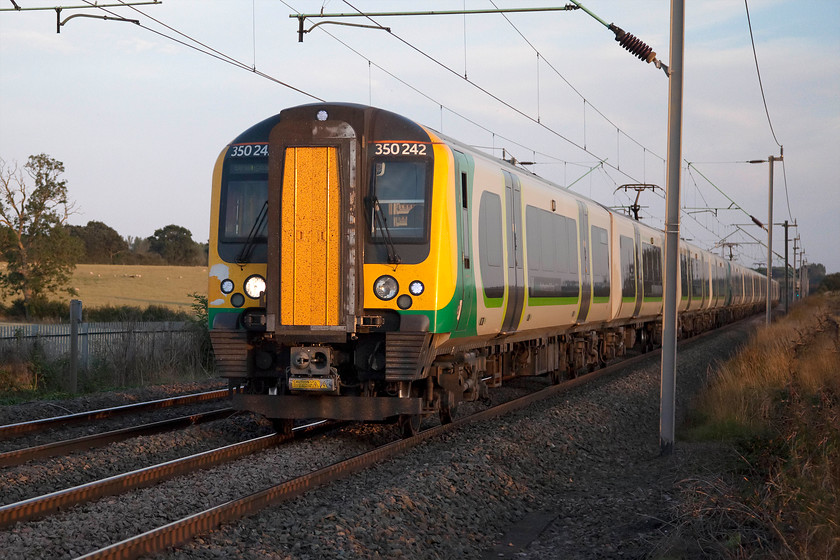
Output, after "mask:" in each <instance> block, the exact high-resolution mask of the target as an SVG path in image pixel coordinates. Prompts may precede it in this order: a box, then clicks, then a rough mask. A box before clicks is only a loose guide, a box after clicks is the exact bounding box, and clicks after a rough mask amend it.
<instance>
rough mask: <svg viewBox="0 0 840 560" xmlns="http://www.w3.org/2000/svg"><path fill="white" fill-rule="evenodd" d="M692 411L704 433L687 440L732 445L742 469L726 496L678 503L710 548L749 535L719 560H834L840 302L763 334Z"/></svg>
mask: <svg viewBox="0 0 840 560" xmlns="http://www.w3.org/2000/svg"><path fill="white" fill-rule="evenodd" d="M698 410H699V416H700V417H701V418H703V421H704V424H703V425H701V426H695V427H694V428H693V430H692V432H693V433H694V434H697V433H706V434H709V433H714V434H718V435H721V434H723V435H729V436H735V437H736V438H737V441H738V447H739V449H740V450H741V453H742V454H743V461H744V467H743V471H742V472H741V473H740V475H741V476H740V477H739V478H740V480H738V481H737V483H731V484H730V485H729V486H726V488H725V489H724V490H722V489H720V488H718V487H715V488H714V491H713V492H708V491H706V490H704V491H701V492H698V489H697V487H696V486H692V488H691V489H690V491H688V492H686V493H684V496H685V497H686V503H688V504H689V507H688V512H687V513H685V515H687V516H688V517H692V518H694V519H701V520H702V521H703V526H704V527H706V536H707V538H708V540H711V541H715V538H714V536H713V535H714V532H715V528H717V527H722V528H723V533H724V534H726V535H730V536H731V535H737V536H738V539H741V538H742V537H744V536H745V535H753V538H750V539H748V541H749V542H748V543H747V544H746V545H745V544H744V543H742V542H741V541H740V540H738V542H737V543H734V542H732V541H729V542H728V543H722V544H721V543H720V541H719V540H718V541H716V542H717V543H718V544H719V545H721V546H718V547H717V550H718V552H720V551H723V553H722V555H723V556H724V557H750V556H752V555H761V556H765V555H767V556H769V557H794V558H837V557H840V500H839V499H838V496H840V294H829V295H826V296H814V297H811V298H809V299H808V300H807V301H806V302H805V303H803V304H801V305H800V306H799V307H797V308H795V310H794V311H793V312H792V313H791V314H790V315H788V316H787V317H785V318H783V319H781V320H780V321H778V322H777V323H775V324H773V325H771V326H770V327H768V328H763V329H761V330H759V331H758V332H757V333H756V334H755V336H754V337H753V338H752V340H751V341H750V343H749V344H748V345H747V346H746V347H745V348H744V350H743V352H741V353H740V354H739V355H738V356H736V357H735V358H733V359H732V360H730V361H729V362H727V363H725V364H723V365H722V366H721V367H720V368H719V370H718V371H717V372H716V373H715V374H714V376H713V382H712V384H711V386H710V387H709V388H708V390H707V391H706V392H705V393H704V394H703V395H702V396H701V397H700V399H699V405H698ZM708 488H709V486H708V485H707V486H706V489H707V490H708ZM712 495H714V496H717V498H715V499H711V498H710V496H712ZM722 496H725V499H722V498H721V497H722ZM692 504H693V505H692ZM733 512H734V516H733V515H732V514H733ZM721 520H725V521H726V522H725V523H721ZM738 520H740V526H738ZM756 524H758V525H760V526H763V527H764V529H765V530H766V534H767V535H771V536H772V538H773V541H774V550H772V552H771V551H768V549H767V541H766V539H764V538H761V537H760V535H761V529H760V528H759V529H756ZM755 535H759V537H755Z"/></svg>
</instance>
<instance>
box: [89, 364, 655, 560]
mask: <svg viewBox="0 0 840 560" xmlns="http://www.w3.org/2000/svg"><path fill="white" fill-rule="evenodd" d="M656 352H659V350H656V351H654V352H652V353H648V354H642V355H639V356H634V357H631V358H628V359H626V360H623V361H621V362H619V363H616V364H614V365H610V366H607V367H605V368H603V369H600V370H597V371H595V372H593V373H590V374H587V375H584V376H581V377H577V378H575V379H571V380H568V381H564V382H561V383H559V384H557V385H552V386H549V387H546V388H544V389H541V390H538V391H536V392H533V393H530V394H528V395H525V396H522V397H519V398H516V399H514V400H511V401H508V402H505V403H502V404H499V405H496V406H493V407H492V408H488V409H486V410H483V411H480V412H476V413H474V414H471V415H469V416H466V417H463V418H460V419H457V420H455V421H453V422H452V423H450V424H443V425H438V426H434V427H430V428H427V429H425V430H423V431H421V432H420V433H419V434H418V435H416V436H414V437H412V438H408V439H401V440H397V441H394V442H391V443H387V444H385V445H382V446H380V447H377V448H376V449H373V450H371V451H368V452H366V453H362V454H360V455H356V456H355V457H351V458H349V459H346V460H343V461H339V462H336V463H334V464H332V465H329V466H327V467H324V468H321V469H318V470H316V471H313V472H311V473H308V474H305V475H303V476H299V477H296V478H292V479H290V480H287V481H284V482H282V483H280V484H277V485H275V486H271V487H269V488H265V489H263V490H261V491H258V492H255V493H253V494H250V495H247V496H244V497H242V498H239V499H235V500H231V501H228V502H226V503H223V504H220V505H218V506H215V507H212V508H209V509H206V510H204V511H201V512H198V513H195V514H193V515H190V516H187V517H184V518H182V519H179V520H177V521H173V522H171V523H168V524H166V525H163V526H161V527H158V528H156V529H153V530H150V531H147V532H145V533H142V534H140V535H137V536H135V537H131V538H128V539H125V540H123V541H120V542H118V543H115V544H112V545H110V546H108V547H105V548H102V549H99V550H96V551H93V552H90V553H88V554H85V555H84V556H80V557H79V559H78V560H93V559H116V558H120V559H129V558H139V557H141V556H144V555H151V554H157V553H160V552H163V551H164V550H166V549H168V548H171V547H176V546H180V545H183V544H185V543H187V542H189V541H191V540H192V539H194V538H195V537H197V536H199V535H201V534H204V533H207V532H209V531H211V530H213V529H214V528H215V527H217V526H219V525H221V524H222V523H226V522H232V521H236V520H238V519H241V518H243V517H247V516H249V515H252V514H254V513H257V512H259V511H261V510H263V509H265V508H267V507H270V506H272V505H276V504H279V503H282V502H285V501H288V500H291V499H293V498H295V497H297V496H300V495H301V494H303V493H305V492H308V491H310V490H313V489H316V488H318V487H321V486H324V485H327V484H329V483H331V482H333V481H336V480H339V479H342V478H345V477H347V476H349V475H351V474H354V473H357V472H360V471H363V470H365V469H367V468H370V467H371V466H373V465H375V464H377V463H380V462H383V461H386V460H388V459H390V458H392V457H396V456H398V455H399V454H401V453H404V452H406V451H407V450H409V449H411V448H413V447H417V446H418V445H420V444H422V443H423V442H425V441H428V440H430V439H432V438H436V437H439V436H441V435H444V434H447V433H450V432H453V431H456V430H459V429H461V428H463V427H464V426H466V425H468V424H472V423H475V422H484V421H487V420H491V419H493V418H496V417H499V416H502V415H505V414H509V413H511V412H514V411H517V410H521V409H523V408H525V407H527V406H529V405H531V404H532V403H535V402H537V401H541V400H544V399H548V398H551V397H553V396H556V395H558V394H560V393H564V392H567V391H569V390H571V389H573V388H575V387H578V386H580V385H583V384H585V383H590V382H593V381H595V380H596V379H600V378H603V377H606V376H609V375H613V374H615V373H617V372H619V371H621V370H622V369H624V368H625V367H627V366H630V365H633V364H634V363H636V362H638V361H641V360H643V359H647V358H649V357H650V356H651V355H652V354H654V353H656Z"/></svg>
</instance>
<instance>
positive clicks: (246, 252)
mask: <svg viewBox="0 0 840 560" xmlns="http://www.w3.org/2000/svg"><path fill="white" fill-rule="evenodd" d="M267 218H268V201H267V200H266V201H265V203H263V205H262V208H260V213H259V214H257V218H256V219H255V220H254V225H252V226H251V232H250V233H249V234H248V239H246V240H245V245H244V246H243V247H242V251H240V253H239V256H238V257H236V264H245V263H247V262H249V261H250V260H251V254H252V253H253V252H254V247H256V246H257V234H258V233H259V232H260V231H261V230H262V228H263V226H264V225H265V221H266V219H267Z"/></svg>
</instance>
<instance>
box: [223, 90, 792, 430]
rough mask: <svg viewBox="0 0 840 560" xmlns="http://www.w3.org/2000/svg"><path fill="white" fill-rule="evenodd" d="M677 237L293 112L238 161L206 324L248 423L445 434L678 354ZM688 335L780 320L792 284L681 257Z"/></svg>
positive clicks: (409, 137) (536, 181)
mask: <svg viewBox="0 0 840 560" xmlns="http://www.w3.org/2000/svg"><path fill="white" fill-rule="evenodd" d="M663 253H664V233H663V232H662V231H661V230H658V229H655V228H653V227H649V226H647V225H645V224H643V223H641V222H640V221H637V220H634V219H632V218H630V217H629V216H627V215H625V214H623V213H620V212H616V211H614V210H611V209H610V208H608V207H606V206H604V205H602V204H600V203H598V202H595V201H593V200H590V199H588V198H586V197H584V196H581V195H580V194H577V193H574V192H572V191H570V190H568V189H566V188H564V187H562V186H559V185H556V184H552V183H551V182H549V181H546V180H544V179H542V178H540V177H539V176H537V175H535V174H533V173H531V172H530V171H528V170H525V169H523V168H522V167H520V166H517V165H514V163H512V162H508V161H505V160H503V159H497V158H495V157H493V156H491V155H489V154H487V153H485V152H482V151H480V150H478V149H475V148H473V147H470V146H468V145H465V144H463V143H460V142H458V141H456V140H454V139H452V138H449V137H447V136H445V135H444V134H442V133H439V132H436V131H435V130H433V129H431V128H428V127H426V126H423V125H421V124H418V123H416V122H414V121H413V120H411V119H408V118H406V117H404V116H401V115H398V114H396V113H393V112H390V111H387V110H384V109H380V108H375V107H369V106H364V105H357V104H350V103H316V104H308V105H302V106H297V107H292V108H288V109H285V110H283V111H281V112H280V113H279V114H277V115H274V116H272V117H269V118H267V119H265V120H263V121H262V122H260V123H258V124H256V125H254V126H252V127H251V128H249V129H247V130H246V131H244V132H242V133H241V134H240V135H239V136H237V137H236V138H234V139H233V141H231V142H230V144H228V145H227V146H225V147H224V149H223V150H222V152H221V153H220V155H219V157H218V159H217V160H216V164H215V168H214V171H213V179H212V201H211V227H210V241H209V265H210V266H209V285H208V321H209V330H210V337H211V341H212V346H213V352H214V355H215V361H216V366H217V369H218V372H219V374H220V375H221V376H222V377H224V378H227V380H228V382H229V386H230V388H231V392H232V394H233V405H234V407H235V408H236V409H239V410H247V411H252V412H255V413H258V414H262V415H264V416H265V417H266V418H268V419H270V420H271V421H272V422H273V424H274V426H275V428H276V430H277V431H278V432H281V433H288V432H290V431H291V429H292V426H293V423H294V422H295V421H296V420H301V419H334V420H355V421H365V422H393V423H395V424H397V426H398V428H399V430H400V431H401V433H402V434H403V435H404V436H406V437H408V436H411V435H413V434H416V433H417V431H418V430H419V427H420V422H421V420H422V419H423V418H424V417H427V416H430V415H437V416H439V418H440V420H441V421H442V422H450V421H452V418H453V415H454V413H455V411H456V409H457V407H458V405H459V404H460V403H463V402H470V401H475V400H478V399H484V398H487V395H488V390H489V389H490V388H492V387H496V386H499V385H501V384H502V382H503V380H507V379H509V378H513V377H520V376H533V375H547V376H549V378H550V380H551V381H552V382H554V383H559V382H560V381H561V380H562V379H564V378H566V377H569V376H574V375H577V374H578V373H582V372H585V371H591V370H593V369H595V368H597V367H600V366H602V365H604V364H605V363H606V362H608V361H610V360H612V359H614V358H616V357H620V356H622V355H624V354H625V353H626V352H627V350H628V349H630V348H633V347H636V348H639V349H641V350H642V351H646V350H648V349H650V348H652V347H653V345H656V344H659V343H660V342H661V337H662V328H661V325H662V305H663V275H664V258H663ZM679 271H680V272H679V275H680V281H679V282H678V283H677V284H678V289H679V293H678V296H677V302H678V306H679V313H678V318H679V319H678V321H679V329H678V332H679V335H680V336H686V335H692V334H695V333H698V332H701V331H703V330H706V329H711V328H714V327H717V326H720V325H722V324H724V323H727V322H730V321H732V320H735V319H738V318H741V317H744V316H747V315H749V314H752V313H756V312H758V311H760V310H761V309H763V307H764V305H765V303H764V302H765V298H766V295H767V290H771V296H772V298H773V299H774V300H775V301H778V291H779V289H778V284H777V283H776V282H773V283H772V284H771V285H769V286H768V285H767V281H766V278H765V277H763V276H762V275H760V274H758V273H757V272H755V271H753V270H750V269H748V268H746V267H743V266H740V265H739V264H737V263H735V262H732V261H730V260H726V259H724V258H722V257H721V256H718V255H715V254H713V253H711V252H708V251H705V250H703V249H701V248H700V247H697V246H694V245H692V244H690V243H687V242H684V241H681V242H680V248H679Z"/></svg>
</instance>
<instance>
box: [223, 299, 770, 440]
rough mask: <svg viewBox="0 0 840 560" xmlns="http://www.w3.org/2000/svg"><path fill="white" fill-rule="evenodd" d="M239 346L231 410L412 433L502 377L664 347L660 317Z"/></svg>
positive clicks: (708, 318)
mask: <svg viewBox="0 0 840 560" xmlns="http://www.w3.org/2000/svg"><path fill="white" fill-rule="evenodd" d="M757 311H759V309H758V306H742V307H736V308H721V309H709V310H703V311H697V312H685V313H681V314H680V315H679V328H678V333H679V336H680V337H687V336H693V335H696V334H699V333H700V332H703V331H706V330H710V329H714V328H717V327H719V326H721V325H723V324H726V323H728V322H731V321H734V320H737V319H740V318H743V317H745V316H747V315H750V314H752V313H755V312H757ZM400 335H402V336H400ZM438 336H439V335H438ZM240 342H241V343H243V344H247V350H246V352H247V355H248V359H247V362H248V368H247V373H246V371H241V372H240V373H239V374H237V375H230V376H228V377H229V383H230V388H231V391H232V393H233V401H234V407H235V408H237V409H241V410H248V411H252V412H256V413H259V414H262V415H264V416H265V417H267V418H269V419H270V420H272V422H273V423H274V425H275V427H276V429H277V431H278V432H290V431H291V428H292V424H293V421H294V420H296V419H297V420H300V419H316V418H329V419H336V420H359V421H373V422H377V421H385V422H388V421H396V422H397V423H398V425H399V428H400V431H401V433H402V434H403V435H404V436H411V435H414V434H415V433H417V431H418V430H419V427H420V422H421V419H422V418H423V417H425V416H429V415H433V414H437V415H439V417H440V420H441V422H443V423H448V422H451V421H452V419H453V416H454V414H455V411H456V409H457V407H458V405H459V404H460V403H462V402H470V401H476V400H479V399H488V398H489V393H488V390H489V389H490V388H492V387H498V386H500V385H502V383H503V381H504V380H506V379H511V378H515V377H524V376H536V375H548V376H549V378H550V379H551V381H552V383H555V384H556V383H560V382H561V381H562V380H563V379H568V378H573V377H576V376H577V375H580V374H581V373H584V372H589V371H593V370H595V369H597V368H600V367H603V366H604V365H606V363H607V362H609V361H611V360H613V359H616V358H621V357H623V356H624V355H625V354H626V353H627V351H628V350H629V349H632V348H635V349H637V350H639V351H641V352H647V351H649V350H652V349H653V348H654V347H655V346H659V345H661V343H662V322H661V319H658V320H653V321H628V322H626V323H624V324H621V325H615V324H607V325H599V326H597V327H594V328H592V327H588V328H578V329H576V330H571V331H566V332H562V333H550V332H548V333H547V332H541V333H539V335H538V336H537V335H534V336H531V337H527V335H525V334H522V333H518V334H517V335H512V336H508V337H505V338H495V339H490V340H481V341H478V342H475V341H474V342H472V345H470V343H469V342H467V343H466V344H463V343H460V344H459V343H457V341H454V342H453V341H447V342H445V343H443V344H440V345H436V340H435V335H432V334H429V333H422V332H415V333H392V335H391V336H388V333H375V334H370V335H367V336H365V335H362V334H360V335H358V337H357V338H355V340H351V341H347V342H344V343H335V342H333V343H318V344H312V343H308V344H305V345H298V344H292V343H290V341H288V340H286V341H284V343H278V342H277V341H276V340H275V339H274V338H273V337H270V336H262V337H259V338H252V339H251V340H249V341H247V342H246V339H244V338H243V339H241V341H240ZM214 347H216V348H217V359H218V353H219V351H218V348H221V347H224V344H216V340H214ZM228 347H230V345H228ZM433 348H434V349H433ZM237 352H238V353H239V354H240V355H241V352H242V348H241V346H240V349H239V350H237Z"/></svg>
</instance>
